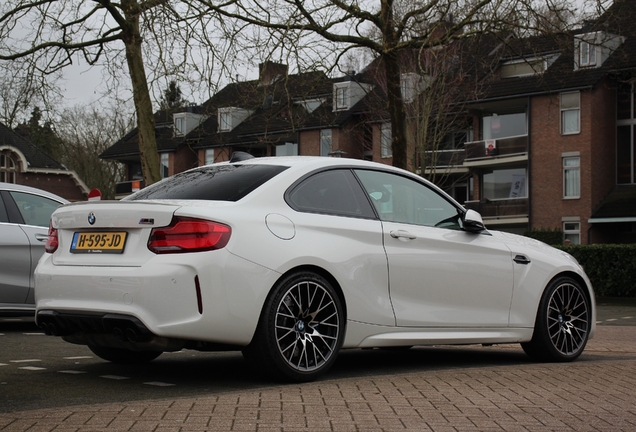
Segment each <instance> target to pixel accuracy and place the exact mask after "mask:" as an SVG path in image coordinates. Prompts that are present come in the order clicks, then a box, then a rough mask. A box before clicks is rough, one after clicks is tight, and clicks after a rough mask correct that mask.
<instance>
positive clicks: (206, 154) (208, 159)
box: [203, 148, 215, 165]
mask: <svg viewBox="0 0 636 432" xmlns="http://www.w3.org/2000/svg"><path fill="white" fill-rule="evenodd" d="M214 153H215V152H214V149H213V148H206V149H205V152H204V153H203V165H210V164H213V163H214V158H215V155H214ZM210 155H211V157H210Z"/></svg>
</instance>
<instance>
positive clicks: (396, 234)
mask: <svg viewBox="0 0 636 432" xmlns="http://www.w3.org/2000/svg"><path fill="white" fill-rule="evenodd" d="M389 234H390V235H391V237H393V238H396V239H400V240H403V241H406V240H415V239H416V238H417V236H416V235H415V234H411V233H410V232H408V231H404V230H395V231H391V232H390V233H389Z"/></svg>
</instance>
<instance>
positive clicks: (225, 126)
mask: <svg viewBox="0 0 636 432" xmlns="http://www.w3.org/2000/svg"><path fill="white" fill-rule="evenodd" d="M230 130H232V112H231V111H226V110H223V109H220V110H219V132H224V131H230Z"/></svg>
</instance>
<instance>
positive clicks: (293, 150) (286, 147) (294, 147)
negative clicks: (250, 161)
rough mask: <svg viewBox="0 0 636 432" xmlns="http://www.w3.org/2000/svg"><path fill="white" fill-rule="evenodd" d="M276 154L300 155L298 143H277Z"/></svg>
mask: <svg viewBox="0 0 636 432" xmlns="http://www.w3.org/2000/svg"><path fill="white" fill-rule="evenodd" d="M276 156H298V144H296V143H290V142H288V143H285V144H281V145H277V146H276Z"/></svg>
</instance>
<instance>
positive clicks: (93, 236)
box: [71, 231, 127, 253]
mask: <svg viewBox="0 0 636 432" xmlns="http://www.w3.org/2000/svg"><path fill="white" fill-rule="evenodd" d="M126 234H127V233H126V232H125V231H117V232H76V233H75V234H73V242H72V243H71V253H122V252H123V251H124V244H125V243H126Z"/></svg>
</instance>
